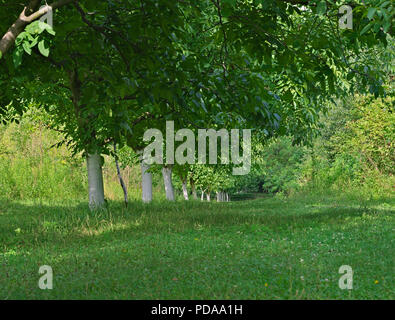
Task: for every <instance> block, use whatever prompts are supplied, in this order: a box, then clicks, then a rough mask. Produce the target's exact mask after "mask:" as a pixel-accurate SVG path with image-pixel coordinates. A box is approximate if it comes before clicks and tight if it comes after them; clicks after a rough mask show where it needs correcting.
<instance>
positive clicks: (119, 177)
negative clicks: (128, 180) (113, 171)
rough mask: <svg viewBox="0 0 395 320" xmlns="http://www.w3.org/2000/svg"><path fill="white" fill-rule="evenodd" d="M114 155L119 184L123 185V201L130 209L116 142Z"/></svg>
mask: <svg viewBox="0 0 395 320" xmlns="http://www.w3.org/2000/svg"><path fill="white" fill-rule="evenodd" d="M114 153H115V157H114V159H115V166H116V167H117V175H118V179H119V183H120V184H121V187H122V191H123V199H124V201H125V207H126V208H127V207H128V189H127V187H126V185H125V182H124V181H123V178H122V174H121V169H120V168H119V163H118V156H117V144H116V143H115V142H114Z"/></svg>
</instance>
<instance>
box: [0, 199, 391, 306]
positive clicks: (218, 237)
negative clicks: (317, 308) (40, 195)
mask: <svg viewBox="0 0 395 320" xmlns="http://www.w3.org/2000/svg"><path fill="white" fill-rule="evenodd" d="M394 213H395V201H394V199H383V200H381V201H371V202H365V203H364V204H363V205H360V204H359V203H358V202H357V201H352V200H339V199H334V198H330V199H322V198H318V197H317V198H295V199H287V200H283V199H276V198H270V199H257V200H251V201H240V202H232V203H211V204H210V203H200V202H189V203H187V202H177V203H164V202H158V203H153V204H151V205H144V204H142V203H134V204H131V207H130V208H128V209H127V210H126V209H124V208H123V206H122V204H120V203H110V209H109V210H108V211H106V212H104V211H103V212H96V213H89V210H88V209H87V207H86V205H84V204H79V203H77V202H70V203H58V204H53V203H52V204H32V203H27V202H7V201H0V299H88V298H89V299H115V298H117V299H312V298H313V299H334V298H347V299H356V298H358V299H376V298H381V299H393V298H394V288H395V286H394V275H395V272H394V271H395V269H394V268H395V264H394V257H395V247H394V228H395V215H394ZM41 265H50V266H51V267H52V268H53V272H54V288H53V290H46V291H43V290H40V289H39V288H38V285H37V283H38V279H39V277H40V275H39V274H38V269H39V267H40V266H41ZM341 265H350V266H351V267H352V268H353V270H354V284H353V290H341V289H339V287H338V280H339V278H340V276H341V275H340V274H339V273H338V270H339V268H340V266H341Z"/></svg>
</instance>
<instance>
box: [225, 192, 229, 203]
mask: <svg viewBox="0 0 395 320" xmlns="http://www.w3.org/2000/svg"><path fill="white" fill-rule="evenodd" d="M229 201H230V197H229V193H227V194H226V202H229Z"/></svg>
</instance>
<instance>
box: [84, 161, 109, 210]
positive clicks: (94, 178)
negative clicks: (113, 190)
mask: <svg viewBox="0 0 395 320" xmlns="http://www.w3.org/2000/svg"><path fill="white" fill-rule="evenodd" d="M86 166H87V169H88V185H89V207H90V208H91V209H98V208H101V207H103V206H104V203H105V202H104V187H103V170H102V166H101V157H100V154H98V153H95V154H88V155H87V157H86Z"/></svg>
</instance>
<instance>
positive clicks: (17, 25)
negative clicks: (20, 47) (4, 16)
mask: <svg viewBox="0 0 395 320" xmlns="http://www.w3.org/2000/svg"><path fill="white" fill-rule="evenodd" d="M72 1H73V0H58V1H56V2H54V3H52V4H50V5H47V6H45V7H43V8H42V9H40V10H37V11H34V10H35V9H37V7H38V5H39V4H40V1H38V0H31V1H30V2H29V4H28V5H27V6H26V7H24V9H23V11H22V13H21V14H20V15H19V17H18V19H17V20H16V21H15V22H14V23H13V24H12V26H11V27H10V28H9V29H8V30H7V32H6V33H5V34H4V36H3V37H2V38H1V40H0V58H1V57H2V56H3V55H4V54H6V53H7V51H8V50H9V49H10V48H11V47H12V46H13V45H14V43H15V40H16V38H17V37H18V36H19V34H21V33H22V32H23V30H24V29H25V27H26V26H27V25H28V24H29V23H31V22H33V21H35V20H37V19H39V18H41V17H42V16H43V15H45V14H46V13H47V12H48V11H50V10H55V9H58V8H60V7H63V6H65V5H67V4H69V3H71V2H72Z"/></svg>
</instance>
